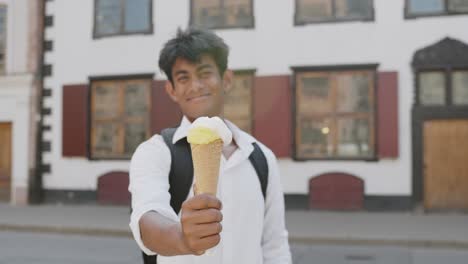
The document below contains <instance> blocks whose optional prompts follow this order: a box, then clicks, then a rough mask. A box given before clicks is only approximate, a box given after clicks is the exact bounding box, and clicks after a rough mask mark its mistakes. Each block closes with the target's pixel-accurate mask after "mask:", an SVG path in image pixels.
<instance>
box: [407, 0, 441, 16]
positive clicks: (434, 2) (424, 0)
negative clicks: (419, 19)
mask: <svg viewBox="0 0 468 264" xmlns="http://www.w3.org/2000/svg"><path fill="white" fill-rule="evenodd" d="M408 11H409V13H410V14H415V15H418V14H437V13H443V12H444V0H409V6H408Z"/></svg>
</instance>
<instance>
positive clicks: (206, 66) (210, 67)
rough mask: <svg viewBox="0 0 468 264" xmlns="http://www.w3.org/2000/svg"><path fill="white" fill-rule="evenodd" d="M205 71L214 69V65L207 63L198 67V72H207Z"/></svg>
mask: <svg viewBox="0 0 468 264" xmlns="http://www.w3.org/2000/svg"><path fill="white" fill-rule="evenodd" d="M205 69H213V65H211V64H207V63H206V64H202V65H200V66H198V67H197V72H199V71H203V70H205Z"/></svg>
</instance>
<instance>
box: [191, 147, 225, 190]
mask: <svg viewBox="0 0 468 264" xmlns="http://www.w3.org/2000/svg"><path fill="white" fill-rule="evenodd" d="M190 147H191V149H192V160H193V171H194V174H195V185H196V194H201V193H208V194H212V195H216V190H217V188H218V176H219V163H220V161H221V152H222V150H223V141H222V140H221V139H218V140H216V141H214V142H212V143H209V144H200V145H198V144H190Z"/></svg>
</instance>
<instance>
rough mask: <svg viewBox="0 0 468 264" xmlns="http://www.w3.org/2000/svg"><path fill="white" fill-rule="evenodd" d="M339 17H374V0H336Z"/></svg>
mask: <svg viewBox="0 0 468 264" xmlns="http://www.w3.org/2000/svg"><path fill="white" fill-rule="evenodd" d="M336 16H337V17H338V18H370V17H372V0H336Z"/></svg>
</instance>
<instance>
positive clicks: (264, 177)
mask: <svg viewBox="0 0 468 264" xmlns="http://www.w3.org/2000/svg"><path fill="white" fill-rule="evenodd" d="M252 145H253V147H254V150H253V151H252V153H251V154H250V156H249V160H250V162H251V163H252V165H253V167H254V169H255V172H257V176H258V179H259V180H260V186H261V187H262V194H263V198H265V199H266V194H267V187H268V173H269V172H268V162H267V159H266V157H265V154H264V153H263V151H262V149H260V146H259V145H258V144H257V143H255V142H254V143H252Z"/></svg>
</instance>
